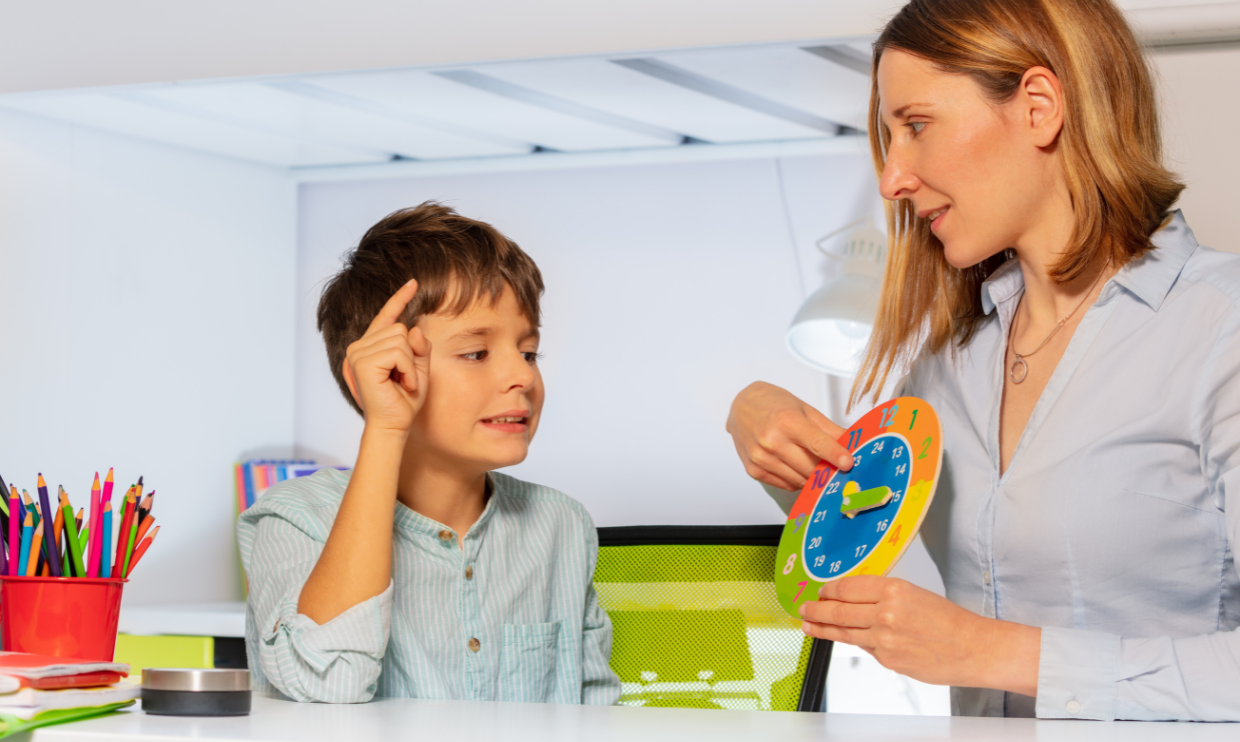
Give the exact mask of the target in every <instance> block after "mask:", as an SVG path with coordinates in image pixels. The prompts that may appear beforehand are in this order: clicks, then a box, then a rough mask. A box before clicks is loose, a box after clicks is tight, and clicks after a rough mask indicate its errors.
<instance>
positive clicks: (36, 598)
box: [0, 575, 129, 662]
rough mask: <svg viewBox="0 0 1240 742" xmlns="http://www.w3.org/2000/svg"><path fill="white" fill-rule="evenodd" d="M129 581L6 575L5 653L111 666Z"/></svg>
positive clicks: (2, 585) (0, 588)
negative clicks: (60, 658)
mask: <svg viewBox="0 0 1240 742" xmlns="http://www.w3.org/2000/svg"><path fill="white" fill-rule="evenodd" d="M126 582H129V580H124V579H120V578H112V577H9V576H5V575H0V649H3V650H5V651H8V652H30V653H32V654H46V655H51V656H53V657H76V658H77V659H83V660H98V661H101V662H111V661H112V656H113V655H114V654H115V653H116V624H117V622H118V621H120V617H121V588H122V587H124V585H125V583H126Z"/></svg>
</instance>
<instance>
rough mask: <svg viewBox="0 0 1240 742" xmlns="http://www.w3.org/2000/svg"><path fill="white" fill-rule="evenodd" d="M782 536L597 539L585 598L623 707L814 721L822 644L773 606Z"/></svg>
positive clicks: (605, 534)
mask: <svg viewBox="0 0 1240 742" xmlns="http://www.w3.org/2000/svg"><path fill="white" fill-rule="evenodd" d="M782 531H783V526H779V525H773V526H626V527H617V528H600V529H598V535H599V560H598V568H597V569H596V570H595V573H594V587H595V590H596V591H597V592H598V597H599V603H600V605H601V606H602V607H603V609H604V610H605V611H607V614H608V616H610V618H611V622H612V627H613V640H612V652H611V668H612V670H614V671H615V672H616V674H617V675H619V676H620V682H621V683H622V692H621V697H620V703H621V704H622V705H629V706H674V707H688V708H714V709H726V708H747V709H761V710H770V711H823V710H825V702H826V678H827V669H828V667H829V666H830V663H831V646H832V644H831V642H829V641H822V640H817V639H810V638H809V637H807V636H805V635H804V634H803V633H802V632H801V629H800V623H801V622H800V621H798V620H796V619H794V618H792V617H791V616H789V615H788V614H787V613H785V612H784V610H783V608H781V607H780V605H779V601H778V599H777V598H776V596H775V582H774V569H775V551H776V549H777V547H778V546H779V538H780V534H781V533H782Z"/></svg>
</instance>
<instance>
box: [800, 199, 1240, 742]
mask: <svg viewBox="0 0 1240 742" xmlns="http://www.w3.org/2000/svg"><path fill="white" fill-rule="evenodd" d="M1153 241H1154V244H1155V245H1156V246H1157V248H1156V249H1154V250H1152V251H1150V252H1149V253H1147V254H1146V255H1145V256H1143V257H1141V258H1140V259H1137V260H1135V261H1132V262H1131V263H1129V264H1128V265H1126V266H1124V267H1123V268H1122V269H1121V270H1120V271H1119V272H1118V273H1117V274H1116V276H1115V277H1114V278H1112V279H1111V280H1110V281H1108V282H1107V284H1106V285H1105V286H1104V287H1103V289H1102V293H1101V295H1100V297H1099V298H1098V300H1097V301H1096V302H1095V303H1094V304H1093V306H1091V307H1090V308H1089V310H1088V311H1087V312H1086V313H1085V315H1084V317H1083V318H1082V319H1081V322H1080V325H1079V326H1078V327H1077V330H1076V332H1075V334H1074V335H1073V337H1072V340H1071V341H1070V343H1069V345H1068V348H1067V350H1066V351H1065V353H1064V355H1063V358H1062V360H1060V362H1059V365H1058V367H1057V368H1056V369H1055V372H1054V374H1053V375H1052V377H1051V379H1050V382H1049V383H1048V384H1047V386H1046V389H1045V391H1043V393H1042V397H1041V399H1039V400H1038V403H1037V405H1036V407H1035V408H1034V411H1033V414H1032V416H1031V417H1030V419H1029V423H1028V425H1027V426H1026V428H1025V431H1024V434H1023V435H1022V436H1021V439H1020V441H1019V443H1018V444H1017V447H1016V451H1015V454H1014V455H1013V457H1012V460H1011V462H1010V465H1009V467H1008V470H1007V471H1006V472H1005V473H1004V474H1003V475H1002V476H1000V475H999V407H1000V400H1001V398H1002V392H1003V383H1002V382H1003V373H1004V346H1005V343H1006V338H1007V332H1008V327H1009V323H1010V321H1011V319H1012V315H1013V314H1014V312H1015V310H1016V305H1017V301H1018V299H1019V298H1020V296H1021V293H1022V292H1023V290H1024V281H1023V277H1022V274H1021V271H1020V268H1019V265H1018V264H1017V262H1016V261H1015V260H1012V261H1009V262H1007V263H1006V264H1004V265H1003V266H1002V267H1000V268H999V269H998V270H997V271H995V273H994V275H993V276H992V277H991V278H990V280H988V281H986V283H985V284H984V285H983V287H982V301H983V304H984V306H985V309H986V312H987V313H988V314H990V315H991V318H990V319H989V320H988V321H986V322H985V323H984V324H983V325H982V327H981V329H980V330H979V332H978V333H977V335H976V336H975V337H974V339H973V340H972V341H971V342H970V343H969V345H968V347H966V348H965V349H963V350H961V351H960V352H958V353H957V354H956V355H955V357H953V356H952V354H951V353H948V352H945V353H940V354H938V355H934V356H923V357H922V358H920V359H919V360H918V361H917V362H916V363H914V364H913V367H912V369H911V373H910V374H909V376H908V377H907V378H906V379H905V380H904V381H903V383H902V385H901V386H902V388H901V389H900V391H899V393H900V394H909V395H913V396H917V397H921V398H922V399H925V400H927V401H928V402H930V404H932V405H933V406H934V408H935V409H936V410H937V411H938V414H939V419H940V420H941V422H942V425H943V438H944V456H943V465H944V470H943V474H942V476H941V479H940V482H939V487H938V491H937V494H936V495H935V498H934V502H933V504H932V505H931V507H930V510H929V512H928V514H927V516H926V520H925V522H924V524H923V526H922V529H921V536H922V539H923V540H924V542H925V544H926V548H927V550H928V551H929V552H930V556H931V557H932V558H933V559H934V562H935V564H936V565H937V566H938V568H939V571H940V573H941V574H942V576H943V583H944V585H945V587H946V590H947V597H948V598H950V599H951V600H952V601H953V602H955V603H957V604H958V605H961V606H963V607H965V608H967V609H969V610H971V611H974V612H976V613H979V614H981V615H984V616H990V617H994V618H999V619H1004V620H1009V621H1016V622H1019V623H1023V624H1027V625H1032V626H1040V627H1042V629H1043V631H1042V646H1041V662H1040V666H1039V668H1038V696H1037V698H1036V699H1033V698H1030V697H1028V696H1021V695H1017V694H1011V693H1008V694H1005V693H1003V692H999V691H993V690H985V689H971V688H953V689H952V710H953V713H956V714H962V715H978V716H1002V715H1007V716H1032V715H1034V714H1035V713H1036V715H1037V716H1038V717H1043V718H1046V717H1058V718H1087V719H1147V720H1171V719H1195V720H1240V633H1238V632H1237V631H1236V629H1237V627H1238V626H1240V575H1238V574H1237V569H1236V564H1235V561H1234V555H1233V552H1234V549H1235V544H1237V543H1238V542H1240V256H1237V255H1232V254H1229V253H1221V252H1216V251H1214V250H1211V249H1210V248H1207V247H1202V246H1199V245H1198V244H1197V241H1196V239H1194V237H1193V234H1192V231H1191V230H1190V229H1189V228H1188V225H1187V224H1186V223H1185V221H1184V219H1183V217H1182V215H1181V214H1180V213H1179V212H1176V214H1175V215H1174V217H1173V219H1172V220H1171V222H1170V223H1169V224H1168V225H1167V226H1166V227H1165V228H1163V229H1162V230H1160V231H1159V232H1158V233H1157V234H1156V235H1155V237H1154V240H1153ZM996 310H997V311H996ZM1037 362H1038V360H1037V357H1036V356H1034V357H1033V358H1030V363H1037ZM777 499H782V500H784V501H786V499H787V498H777ZM781 504H782V503H781Z"/></svg>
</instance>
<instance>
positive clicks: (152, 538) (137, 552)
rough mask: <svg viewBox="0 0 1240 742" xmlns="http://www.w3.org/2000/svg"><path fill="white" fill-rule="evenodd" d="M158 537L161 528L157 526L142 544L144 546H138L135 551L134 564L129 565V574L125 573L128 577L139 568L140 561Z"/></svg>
mask: <svg viewBox="0 0 1240 742" xmlns="http://www.w3.org/2000/svg"><path fill="white" fill-rule="evenodd" d="M158 535H159V526H155V527H154V528H153V529H151V535H149V536H147V537H146V539H145V540H144V541H143V542H142V544H141V545H140V546H138V548H137V549H135V550H134V553H133V562H132V563H131V564H130V565H129V572H126V573H125V576H126V577H128V576H129V575H130V574H132V573H133V571H134V568H135V567H137V566H138V561H139V560H140V559H142V555H143V554H145V553H146V550H147V549H149V548H151V544H152V543H154V542H155V537H156V536H158Z"/></svg>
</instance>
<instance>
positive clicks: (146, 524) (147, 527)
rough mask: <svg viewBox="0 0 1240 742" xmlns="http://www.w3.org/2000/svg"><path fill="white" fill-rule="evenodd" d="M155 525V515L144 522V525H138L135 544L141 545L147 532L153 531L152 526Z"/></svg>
mask: <svg viewBox="0 0 1240 742" xmlns="http://www.w3.org/2000/svg"><path fill="white" fill-rule="evenodd" d="M153 525H155V516H153V515H152V516H151V517H149V518H147V519H146V520H144V521H142V523H140V524H139V525H138V536H137V537H136V538H135V539H134V542H135V543H139V544H140V543H142V537H143V536H145V535H146V532H147V531H149V530H151V526H153Z"/></svg>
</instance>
